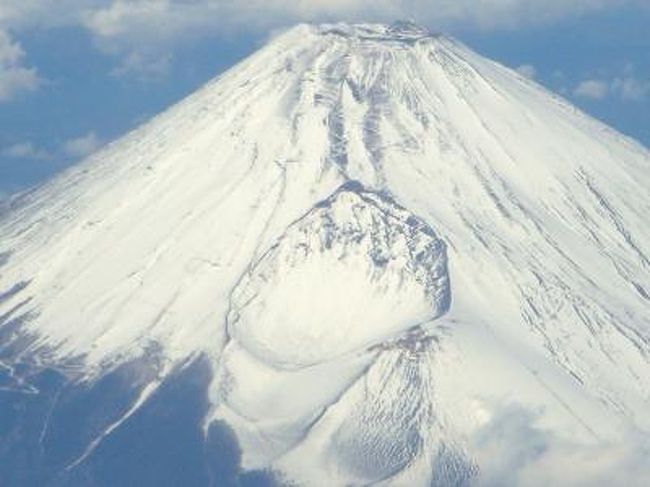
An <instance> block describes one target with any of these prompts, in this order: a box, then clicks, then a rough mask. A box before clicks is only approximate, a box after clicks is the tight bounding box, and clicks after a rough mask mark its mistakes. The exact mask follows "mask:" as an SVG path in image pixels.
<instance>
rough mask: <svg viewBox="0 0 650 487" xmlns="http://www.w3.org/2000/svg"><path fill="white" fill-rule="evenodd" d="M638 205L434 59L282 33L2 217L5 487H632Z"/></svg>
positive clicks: (531, 116) (541, 121)
mask: <svg viewBox="0 0 650 487" xmlns="http://www.w3.org/2000/svg"><path fill="white" fill-rule="evenodd" d="M648 188H650V153H649V152H648V150H647V149H645V148H644V147H642V146H640V145H639V144H637V143H635V142H634V141H632V140H629V139H626V138H625V137H623V136H621V135H620V134H618V133H616V132H614V131H613V130H611V129H609V128H607V127H605V126H603V125H602V124H600V123H599V122H597V121H594V120H593V119H591V118H589V117H587V116H585V115H584V114H582V113H581V112H579V111H578V110H577V109H575V108H574V107H572V106H571V105H569V104H568V103H567V102H565V101H564V100H562V99H560V98H558V97H556V96H554V95H552V94H550V93H548V92H547V91H545V90H544V89H543V88H541V87H540V86H538V85H537V84H535V83H534V82H532V81H530V80H528V79H525V78H523V77H521V76H519V75H518V74H517V73H515V72H513V71H511V70H509V69H507V68H505V67H503V66H500V65H498V64H496V63H494V62H492V61H489V60H486V59H484V58H482V57H480V56H479V55H477V54H475V53H473V52H471V51H470V50H468V49H467V48H466V47H464V46H462V45H461V44H459V43H457V42H456V41H454V40H451V39H449V38H446V37H443V36H435V35H431V34H430V33H428V32H426V31H425V30H423V29H421V28H419V27H417V26H414V25H411V24H407V23H398V24H394V25H392V26H383V25H344V24H336V25H322V26H308V25H302V26H298V27H296V28H294V29H292V30H290V31H288V32H286V33H284V34H282V35H280V36H278V37H277V38H275V39H273V40H272V41H271V42H270V43H269V44H268V45H267V46H266V47H264V48H263V49H261V50H260V51H259V52H257V53H256V54H254V55H253V56H251V57H250V58H248V59H247V60H245V61H244V62H242V63H241V64H239V65H237V66H235V67H234V68H233V69H231V70H230V71H228V72H227V73H225V74H224V75H223V76H221V77H219V78H217V79H215V80H214V81H212V82H210V83H209V84H208V85H206V86H205V87H204V88H202V89H200V90H199V91H198V92H196V93H195V94H193V95H191V96H190V97H188V98H187V99H186V100H184V101H182V102H181V103H179V104H178V105H176V106H174V107H172V108H171V109H169V110H168V111H166V112H164V113H163V114H161V115H159V116H158V117H156V118H154V119H153V120H151V121H150V122H149V123H147V124H146V125H144V126H142V127H141V128H139V129H138V130H136V131H135V132H133V133H131V134H129V135H127V136H126V137H124V138H123V139H121V140H119V141H117V142H115V143H113V144H111V145H109V146H108V147H106V148H105V149H103V150H102V151H100V152H99V153H97V154H96V155H94V156H92V157H91V158H89V159H88V160H87V161H85V162H84V163H83V164H81V165H79V166H77V167H75V168H73V169H71V170H69V171H67V172H65V173H63V174H61V175H60V176H58V177H57V178H55V179H54V180H52V181H51V182H49V183H47V184H45V185H44V186H42V187H39V188H37V189H35V190H33V191H32V192H30V193H27V194H24V195H22V196H20V197H17V198H15V199H14V200H13V201H12V203H11V208H9V209H7V210H6V211H5V213H4V214H3V215H2V217H1V219H0V360H1V362H0V366H1V367H2V370H0V385H1V386H2V391H0V394H1V395H0V401H1V402H0V403H1V404H3V408H4V411H3V412H1V413H0V426H2V428H3V430H4V432H5V433H4V434H3V435H2V438H1V439H0V471H2V473H0V483H2V484H3V485H5V484H7V485H136V484H138V485H142V484H143V483H145V484H147V483H151V484H154V483H155V484H156V485H268V484H269V483H274V482H275V483H277V482H288V483H290V484H298V485H303V484H304V485H328V486H332V485H368V484H381V485H466V484H468V483H479V484H480V483H483V484H489V485H508V483H512V484H518V485H551V484H552V485H558V479H562V480H563V481H564V483H565V484H566V485H597V484H598V483H599V482H600V483H602V484H603V485H604V484H607V485H611V482H616V481H623V479H625V482H626V483H627V485H634V482H637V481H638V485H648V482H650V471H649V469H648V467H647V465H649V464H650V462H649V463H646V460H648V459H650V447H649V445H650V217H649V215H650V191H649V189H648ZM628 447H629V449H630V450H632V453H630V452H628V451H627V448H628ZM628 453H629V454H628ZM613 472H614V473H613ZM3 476H4V477H3ZM612 476H613V477H612ZM581 482H582V483H581ZM585 482H586V483H585Z"/></svg>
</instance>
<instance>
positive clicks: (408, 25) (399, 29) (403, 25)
mask: <svg viewBox="0 0 650 487" xmlns="http://www.w3.org/2000/svg"><path fill="white" fill-rule="evenodd" d="M311 28H312V29H314V31H315V32H316V33H318V34H320V35H329V34H334V35H340V36H343V37H345V38H348V39H354V40H367V41H375V42H381V41H403V42H410V43H413V42H416V41H420V40H424V39H428V38H433V37H435V35H434V34H433V33H431V32H430V31H428V30H427V29H425V28H424V27H422V26H420V25H418V24H415V23H413V22H409V21H400V22H395V23H394V24H391V25H386V24H346V23H339V24H323V25H317V26H312V27H311Z"/></svg>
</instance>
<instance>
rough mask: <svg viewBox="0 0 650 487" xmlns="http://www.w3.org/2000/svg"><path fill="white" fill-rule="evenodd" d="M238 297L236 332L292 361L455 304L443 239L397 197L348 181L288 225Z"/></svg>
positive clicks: (390, 331) (250, 345)
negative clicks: (395, 200) (396, 200)
mask: <svg viewBox="0 0 650 487" xmlns="http://www.w3.org/2000/svg"><path fill="white" fill-rule="evenodd" d="M289 303H290V304H289ZM231 305H232V308H231V310H230V314H229V319H228V330H229V335H230V336H231V337H232V338H235V339H236V340H237V341H238V343H239V344H240V345H241V346H243V347H244V348H246V350H248V352H250V353H253V354H254V355H255V356H256V357H257V358H258V359H264V360H267V361H269V362H270V363H272V364H274V366H276V367H282V368H288V369H294V368H302V367H307V366H312V365H316V364H319V363H323V362H326V361H331V360H333V359H335V358H336V357H340V356H344V355H348V354H350V353H351V352H354V351H355V350H357V351H358V350H364V349H368V348H370V347H373V346H376V345H378V344H380V343H382V342H383V341H386V340H388V339H389V338H390V337H393V336H396V335H397V336H399V335H401V334H403V333H405V332H406V331H408V330H410V329H414V328H416V327H418V326H420V325H422V324H424V323H427V322H429V321H431V320H434V319H435V318H438V317H439V316H441V315H442V314H444V313H445V312H446V311H447V310H448V309H449V305H450V289H449V277H448V273H447V258H446V253H445V245H444V243H443V242H442V241H441V240H439V239H438V238H437V237H436V236H435V233H434V232H433V230H432V229H431V228H430V227H429V226H428V225H427V224H426V223H424V222H423V221H421V220H419V219H418V218H417V217H415V216H414V215H412V214H409V213H408V211H406V210H405V209H403V208H400V207H398V206H396V205H395V203H393V202H392V201H391V200H390V198H386V197H382V196H381V195H378V194H375V193H370V192H366V191H364V190H363V189H362V187H361V186H360V185H359V184H358V183H355V182H350V183H347V184H346V185H344V186H343V187H342V188H340V189H339V190H337V191H336V192H335V193H334V195H333V196H331V197H330V198H328V199H327V200H325V201H324V202H321V203H319V204H317V205H316V206H315V207H314V209H313V210H311V211H310V212H309V213H308V214H307V215H305V216H303V217H302V218H300V219H299V220H298V221H296V222H294V223H293V224H292V225H291V226H289V227H288V229H287V231H286V232H285V233H284V234H283V235H282V236H281V237H280V240H279V241H278V242H277V243H276V244H274V245H273V246H272V247H271V249H270V250H269V251H268V252H266V253H265V254H264V256H263V257H262V258H261V259H260V260H259V261H258V262H256V263H255V264H254V265H253V266H251V268H250V269H249V270H248V271H247V273H246V274H245V275H244V278H243V280H242V281H240V282H239V283H238V285H237V286H236V287H235V289H234V290H233V294H232V296H231Z"/></svg>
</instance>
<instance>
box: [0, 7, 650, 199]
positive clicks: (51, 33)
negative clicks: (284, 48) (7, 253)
mask: <svg viewBox="0 0 650 487" xmlns="http://www.w3.org/2000/svg"><path fill="white" fill-rule="evenodd" d="M397 18H411V19H414V20H416V21H417V22H419V23H420V24H422V25H425V26H427V27H429V28H431V29H432V30H435V31H444V32H447V33H449V34H451V35H453V36H455V37H457V38H458V39H460V40H461V41H463V42H465V43H466V44H468V45H469V46H470V47H471V48H473V49H474V50H476V51H478V52H479V53H481V54H484V55H486V56H488V57H491V58H493V59H496V60H498V61H500V62H502V63H504V64H506V65H508V66H511V67H513V68H518V69H520V71H522V72H524V73H526V74H527V75H528V76H531V77H534V78H535V79H536V80H537V81H538V82H540V83H541V84H543V85H545V86H547V87H548V88H550V89H551V90H553V91H556V92H558V93H560V94H561V95H562V96H564V97H566V98H568V99H569V100H571V101H572V102H573V103H575V104H576V105H577V106H579V107H580V108H582V109H583V110H585V111H586V112H588V113H590V114H592V115H593V116H595V117H597V118H599V119H601V120H603V121H605V122H606V123H608V124H610V125H612V126H613V127H614V128H616V129H618V130H619V131H621V132H623V133H625V134H627V135H629V136H631V137H634V138H635V139H637V140H639V141H640V142H641V143H643V144H644V145H646V146H650V1H648V0H571V1H567V0H543V1H540V0H508V1H504V0H481V1H480V2H479V1H476V0H428V1H425V0H395V1H388V0H374V1H372V2H371V1H370V0H346V1H343V0H327V1H326V0H293V1H286V0H271V1H262V0H249V1H248V2H246V3H245V4H244V3H243V2H237V1H235V0H131V1H125V0H57V1H54V0H2V2H1V3H0V199H1V198H2V197H5V196H6V195H8V194H10V193H14V192H16V191H20V190H23V189H25V188H28V187H29V186H31V185H34V184H38V183H39V182H41V181H43V180H44V179H46V178H48V177H50V176H51V175H52V174H54V173H56V172H57V171H59V170H61V169H62V168H65V167H67V166H68V165H70V164H73V163H74V162H76V161H78V160H79V159H81V158H83V157H84V156H86V155H87V154H89V153H91V152H92V151H94V150H96V149H97V148H98V147H100V146H101V145H102V144H104V143H106V142H108V141H110V140H113V139H115V138H117V137H119V136H120V135H121V134H124V133H125V132H127V131H129V130H130V129H132V128H134V127H135V126H137V125H138V124H139V123H141V122H143V121H145V120H147V119H148V118H149V117H151V116H152V115H154V114H156V113H158V112H160V111H161V110H163V109H164V108H166V107H167V106H169V105H171V104H172V103H174V102H176V101H178V100H179V99H181V98H182V97H183V96H185V95H187V94H189V93H191V92H192V91H194V90H195V89H196V88H198V87H199V86H200V85H202V84H203V83H205V82H206V81H207V80H209V79H211V78H212V77H214V76H215V75H217V74H219V73H220V72H222V71H223V70H224V69H226V68H228V67H229V66H231V65H232V64H234V63H236V62H237V61H238V60H240V59H242V58H243V57H245V56H246V55H248V54H250V53H251V52H253V51H254V50H256V49H257V48H259V47H260V46H261V45H262V44H263V43H264V42H265V41H266V39H268V37H269V35H270V33H272V32H273V31H274V30H276V29H282V28H284V27H286V26H289V25H292V24H294V23H296V22H300V21H316V22H318V21H332V20H346V21H361V20H368V21H391V20H394V19H397Z"/></svg>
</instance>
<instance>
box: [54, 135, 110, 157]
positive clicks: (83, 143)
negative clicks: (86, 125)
mask: <svg viewBox="0 0 650 487" xmlns="http://www.w3.org/2000/svg"><path fill="white" fill-rule="evenodd" d="M101 145H102V141H101V140H100V139H99V137H97V134H96V133H95V132H89V133H88V134H86V135H84V136H81V137H78V138H74V139H71V140H68V141H66V142H65V143H64V144H63V152H64V153H65V154H66V155H67V156H70V157H76V158H79V157H85V156H87V155H90V154H92V153H93V152H95V151H96V150H97V149H98V148H99V147H100V146H101Z"/></svg>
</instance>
